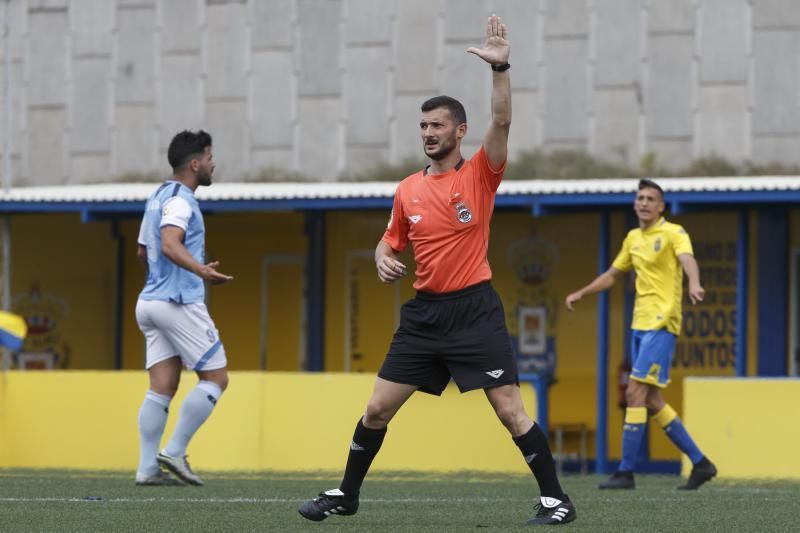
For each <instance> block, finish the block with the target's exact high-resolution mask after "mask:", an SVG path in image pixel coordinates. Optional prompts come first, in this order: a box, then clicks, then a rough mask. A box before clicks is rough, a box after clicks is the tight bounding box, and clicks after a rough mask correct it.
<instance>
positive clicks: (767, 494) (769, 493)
mask: <svg viewBox="0 0 800 533" xmlns="http://www.w3.org/2000/svg"><path fill="white" fill-rule="evenodd" d="M707 491H708V492H712V491H710V490H708V489H707ZM713 492H733V493H747V494H759V495H761V497H756V498H751V500H758V501H773V500H774V501H781V500H784V499H785V498H781V497H779V496H780V495H795V494H797V493H796V492H795V491H790V490H770V489H738V490H736V489H734V490H731V489H727V488H720V489H716V490H715V491H713ZM94 498H95V497H60V498H58V497H0V503H89V504H92V503H94V504H97V503H244V504H272V503H277V504H283V503H301V502H303V501H305V500H304V499H297V498H167V497H161V498H103V497H100V498H101V499H94ZM589 499H590V500H591V502H592V503H598V502H599V503H608V504H614V503H619V502H620V500H619V499H613V498H589ZM532 500H533V499H532V498H513V499H512V498H480V497H475V498H362V499H361V503H380V504H384V503H388V504H395V503H415V504H437V505H438V504H448V503H453V504H458V503H492V502H498V501H503V502H508V501H517V502H520V503H523V504H533V503H535V501H532ZM636 500H637V501H647V502H685V501H686V500H687V498H686V497H677V496H672V497H670V496H652V497H648V496H645V497H641V496H640V497H637V498H636Z"/></svg>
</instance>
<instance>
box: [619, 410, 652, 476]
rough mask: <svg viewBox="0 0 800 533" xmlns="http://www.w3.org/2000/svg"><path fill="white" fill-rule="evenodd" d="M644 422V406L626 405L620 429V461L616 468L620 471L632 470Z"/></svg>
mask: <svg viewBox="0 0 800 533" xmlns="http://www.w3.org/2000/svg"><path fill="white" fill-rule="evenodd" d="M646 424H647V408H646V407H628V408H627V409H626V410H625V426H624V428H623V430H622V461H620V463H619V469H618V470H619V471H620V472H633V469H634V467H635V466H636V456H637V455H639V448H640V447H641V445H642V438H643V437H644V429H645V425H646Z"/></svg>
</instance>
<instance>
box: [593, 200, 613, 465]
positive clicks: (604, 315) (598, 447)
mask: <svg viewBox="0 0 800 533" xmlns="http://www.w3.org/2000/svg"><path fill="white" fill-rule="evenodd" d="M609 225H610V224H609V214H608V211H604V212H603V213H602V214H601V215H600V235H599V236H598V242H599V245H600V253H599V254H598V260H597V272H598V274H602V273H603V272H605V271H606V270H607V269H608V263H609V254H608V241H609V238H610V236H609ZM595 455H596V461H595V471H596V473H598V474H605V473H606V472H607V470H608V291H603V292H601V293H600V294H599V296H598V298H597V441H596V443H595Z"/></svg>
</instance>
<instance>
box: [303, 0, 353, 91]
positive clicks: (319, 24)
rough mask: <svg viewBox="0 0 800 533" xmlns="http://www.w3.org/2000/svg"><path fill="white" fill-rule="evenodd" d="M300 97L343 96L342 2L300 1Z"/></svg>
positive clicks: (338, 0)
mask: <svg viewBox="0 0 800 533" xmlns="http://www.w3.org/2000/svg"><path fill="white" fill-rule="evenodd" d="M299 8H300V95H302V96H311V95H314V96H332V95H339V94H341V92H342V83H341V76H340V65H341V57H340V55H341V54H340V42H339V39H340V38H341V36H340V34H339V22H340V19H341V10H342V4H341V1H340V0H299Z"/></svg>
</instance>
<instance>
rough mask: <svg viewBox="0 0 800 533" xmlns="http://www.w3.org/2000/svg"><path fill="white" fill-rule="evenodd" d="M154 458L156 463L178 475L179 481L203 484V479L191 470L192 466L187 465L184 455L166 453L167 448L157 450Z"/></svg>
mask: <svg viewBox="0 0 800 533" xmlns="http://www.w3.org/2000/svg"><path fill="white" fill-rule="evenodd" d="M156 460H157V461H158V464H160V465H161V466H163V467H164V468H166V469H167V470H169V471H170V472H172V473H173V474H175V475H176V476H178V478H180V479H181V481H184V482H186V483H188V484H189V485H197V486H202V485H203V480H202V479H200V478H199V477H198V476H197V474H195V473H194V472H192V467H190V466H189V461H187V460H186V456H185V455H184V456H183V457H173V456H171V455H169V454H168V453H167V450H161V451H160V452H158V455H157V456H156Z"/></svg>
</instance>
